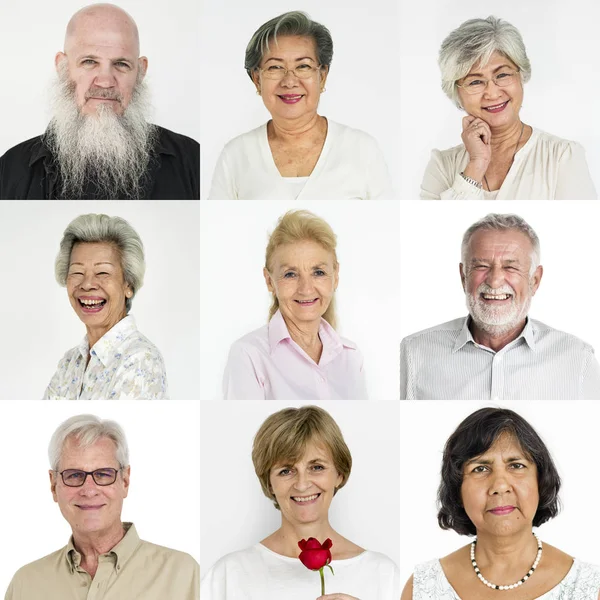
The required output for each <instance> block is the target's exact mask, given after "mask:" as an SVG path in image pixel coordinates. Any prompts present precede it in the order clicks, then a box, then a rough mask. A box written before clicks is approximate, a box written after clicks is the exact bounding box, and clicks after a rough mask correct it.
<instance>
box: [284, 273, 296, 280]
mask: <svg viewBox="0 0 600 600" xmlns="http://www.w3.org/2000/svg"><path fill="white" fill-rule="evenodd" d="M294 277H296V273H294V271H288V272H287V273H285V274H284V275H283V278H284V279H293V278H294Z"/></svg>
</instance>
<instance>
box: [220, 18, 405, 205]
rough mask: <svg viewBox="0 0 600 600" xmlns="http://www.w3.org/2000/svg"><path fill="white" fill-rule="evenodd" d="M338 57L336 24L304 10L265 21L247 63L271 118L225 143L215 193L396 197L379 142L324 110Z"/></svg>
mask: <svg viewBox="0 0 600 600" xmlns="http://www.w3.org/2000/svg"><path fill="white" fill-rule="evenodd" d="M332 58H333V40H332V38H331V34H330V33H329V30H328V29H327V28H326V27H324V26H323V25H321V24H320V23H317V22H315V21H312V20H311V19H310V18H309V17H308V16H307V15H306V14H304V13H302V12H297V11H295V12H288V13H284V14H283V15H280V16H278V17H275V18H274V19H271V20H270V21H268V22H267V23H264V24H263V25H262V26H261V27H259V29H258V30H257V31H256V32H255V33H254V35H253V36H252V39H251V40H250V42H249V43H248V47H247V48H246V61H245V67H246V72H247V73H248V76H249V77H250V79H251V80H252V83H253V84H254V86H255V88H256V93H257V94H258V95H259V96H261V98H262V101H263V102H264V105H265V108H266V109H267V110H268V111H269V113H270V115H271V119H270V120H269V122H268V123H266V124H264V125H261V126H260V127H258V128H257V129H254V130H252V131H249V132H247V133H244V134H243V135H240V136H238V137H236V138H234V139H233V140H231V141H230V142H229V143H228V144H227V145H226V146H225V149H224V150H223V152H222V153H221V156H220V158H219V162H218V163H217V167H216V169H215V174H214V177H213V181H212V188H211V191H210V194H209V198H211V199H213V200H236V199H240V200H252V199H260V200H268V199H271V200H284V199H302V200H309V199H312V200H323V199H327V200H350V199H359V200H375V199H390V198H391V197H393V192H392V190H391V181H390V177H389V174H388V170H387V167H386V164H385V161H384V159H383V157H382V154H381V152H380V150H379V147H378V145H377V142H376V141H375V140H374V139H373V138H372V137H371V136H370V135H368V134H366V133H364V132H362V131H359V130H358V129H352V128H350V127H347V126H345V125H340V124H339V123H335V122H334V121H331V120H330V119H327V118H325V117H324V116H322V115H319V114H318V113H317V109H318V106H319V100H320V98H321V94H322V93H323V92H324V91H325V83H326V81H327V76H328V75H329V69H330V67H331V60H332Z"/></svg>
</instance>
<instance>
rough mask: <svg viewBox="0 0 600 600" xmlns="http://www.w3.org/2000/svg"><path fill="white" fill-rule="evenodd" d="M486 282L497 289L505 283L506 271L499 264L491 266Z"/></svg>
mask: <svg viewBox="0 0 600 600" xmlns="http://www.w3.org/2000/svg"><path fill="white" fill-rule="evenodd" d="M486 283H487V284H488V285H489V286H490V287H491V288H493V289H495V290H496V289H498V288H500V287H502V286H503V285H504V271H503V270H502V268H501V267H500V266H499V265H495V266H492V267H491V268H490V270H489V271H488V274H487V277H486Z"/></svg>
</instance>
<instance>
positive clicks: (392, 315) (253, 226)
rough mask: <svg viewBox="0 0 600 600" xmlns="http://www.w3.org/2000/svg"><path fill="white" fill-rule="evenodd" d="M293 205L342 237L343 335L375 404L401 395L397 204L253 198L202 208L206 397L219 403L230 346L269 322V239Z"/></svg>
mask: <svg viewBox="0 0 600 600" xmlns="http://www.w3.org/2000/svg"><path fill="white" fill-rule="evenodd" d="M291 208H302V209H307V210H310V211H312V212H314V213H315V214H316V215H318V216H319V217H321V218H323V219H325V221H327V222H328V223H329V225H330V226H331V227H332V229H333V231H334V233H335V234H336V235H337V237H338V249H337V255H338V261H339V263H340V281H339V286H338V290H337V292H336V302H337V312H338V333H339V334H340V335H342V336H344V337H347V338H348V339H350V340H352V341H353V342H354V343H356V344H357V345H358V348H359V349H360V351H361V352H362V354H363V356H364V360H365V373H366V378H367V391H368V393H369V398H370V399H371V400H394V399H398V398H399V393H400V391H399V387H400V383H399V360H400V359H399V352H400V351H399V344H400V339H399V337H398V335H397V332H398V325H397V324H398V317H397V315H398V297H399V286H398V269H397V260H398V254H399V245H398V221H399V216H398V214H399V203H397V202H393V201H390V202H369V203H364V202H360V201H340V202H304V203H302V205H301V206H300V205H298V204H297V203H293V202H287V201H286V202H283V201H277V200H274V201H266V200H251V201H250V200H249V201H246V202H238V203H236V204H235V206H234V205H232V204H230V203H228V202H222V201H218V200H205V201H203V202H201V203H200V272H201V278H202V284H201V290H200V330H201V332H202V334H201V337H200V361H201V363H200V364H201V395H200V398H201V399H202V400H215V399H219V398H222V387H221V383H222V378H223V372H224V370H225V364H226V362H227V356H228V353H229V348H230V346H231V344H232V343H233V342H234V341H236V340H237V339H239V338H240V337H242V336H243V335H245V334H246V333H249V332H250V331H253V330H255V329H258V328H259V327H261V326H263V325H264V324H266V323H267V316H268V311H269V306H270V299H271V295H270V294H269V292H268V290H267V286H266V285H265V280H264V277H263V274H262V270H263V266H264V260H265V249H266V247H267V241H268V234H270V233H271V232H272V231H273V229H274V228H275V226H276V224H277V219H278V218H279V217H280V216H282V215H283V214H284V213H285V212H286V211H288V210H290V209H291Z"/></svg>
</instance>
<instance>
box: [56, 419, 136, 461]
mask: <svg viewBox="0 0 600 600" xmlns="http://www.w3.org/2000/svg"><path fill="white" fill-rule="evenodd" d="M102 438H108V439H110V440H112V441H113V442H114V444H115V458H116V459H117V462H118V463H119V466H120V467H121V468H125V467H128V466H129V448H128V447H127V439H126V438H125V432H124V431H123V428H122V427H121V426H120V425H119V424H118V423H117V422H116V421H110V420H107V419H100V418H99V417H96V416H95V415H76V416H75V417H71V418H70V419H67V420H66V421H65V422H64V423H61V424H60V425H59V426H58V428H57V429H56V431H55V432H54V433H53V434H52V439H51V440H50V445H49V446H48V458H49V459H50V467H51V468H52V470H53V471H58V470H59V464H60V458H61V456H62V452H63V449H64V447H65V444H66V442H67V440H68V439H74V440H76V441H77V444H78V445H79V446H80V447H81V448H89V447H90V446H92V445H93V444H95V443H96V442H97V441H98V440H100V439H102Z"/></svg>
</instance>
